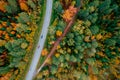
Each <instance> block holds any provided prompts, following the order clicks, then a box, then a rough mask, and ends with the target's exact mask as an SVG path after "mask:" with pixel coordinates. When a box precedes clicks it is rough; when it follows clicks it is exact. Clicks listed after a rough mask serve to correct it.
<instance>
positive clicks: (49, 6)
mask: <svg viewBox="0 0 120 80" xmlns="http://www.w3.org/2000/svg"><path fill="white" fill-rule="evenodd" d="M52 4H53V0H47V3H46V13H45V17H44V22H43V26H42V31H41V35H40V36H39V41H38V45H37V47H36V50H35V53H34V56H33V59H32V62H31V65H30V68H29V71H28V73H27V76H26V78H25V80H32V79H33V77H34V75H35V74H36V68H37V64H38V62H39V59H40V56H41V51H42V49H43V47H44V43H45V39H46V36H47V32H48V27H49V24H50V19H51V14H52Z"/></svg>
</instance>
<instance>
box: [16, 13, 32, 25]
mask: <svg viewBox="0 0 120 80" xmlns="http://www.w3.org/2000/svg"><path fill="white" fill-rule="evenodd" d="M18 22H20V23H27V22H30V17H29V15H28V14H27V13H26V12H21V13H20V14H19V17H18Z"/></svg>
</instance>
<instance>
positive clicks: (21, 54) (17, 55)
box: [8, 50, 26, 57]
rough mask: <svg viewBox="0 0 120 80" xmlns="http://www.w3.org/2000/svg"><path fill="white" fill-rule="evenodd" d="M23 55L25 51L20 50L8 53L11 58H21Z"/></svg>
mask: <svg viewBox="0 0 120 80" xmlns="http://www.w3.org/2000/svg"><path fill="white" fill-rule="evenodd" d="M25 53H26V51H25V50H20V51H18V52H13V51H12V52H10V53H8V54H10V55H11V56H13V57H22V56H24V55H25Z"/></svg>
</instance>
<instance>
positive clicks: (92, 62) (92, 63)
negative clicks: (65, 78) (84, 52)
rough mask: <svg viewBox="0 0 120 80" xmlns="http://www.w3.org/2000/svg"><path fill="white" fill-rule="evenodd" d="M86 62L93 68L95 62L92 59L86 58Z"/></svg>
mask: <svg viewBox="0 0 120 80" xmlns="http://www.w3.org/2000/svg"><path fill="white" fill-rule="evenodd" d="M86 62H87V63H88V64H89V65H91V66H93V65H94V64H95V60H94V59H93V58H87V59H86Z"/></svg>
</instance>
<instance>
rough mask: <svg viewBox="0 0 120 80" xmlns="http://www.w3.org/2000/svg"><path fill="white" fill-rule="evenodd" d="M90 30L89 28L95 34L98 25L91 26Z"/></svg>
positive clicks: (97, 30)
mask: <svg viewBox="0 0 120 80" xmlns="http://www.w3.org/2000/svg"><path fill="white" fill-rule="evenodd" d="M90 30H91V32H92V34H97V33H98V32H99V27H98V26H97V25H95V26H91V27H90Z"/></svg>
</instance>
